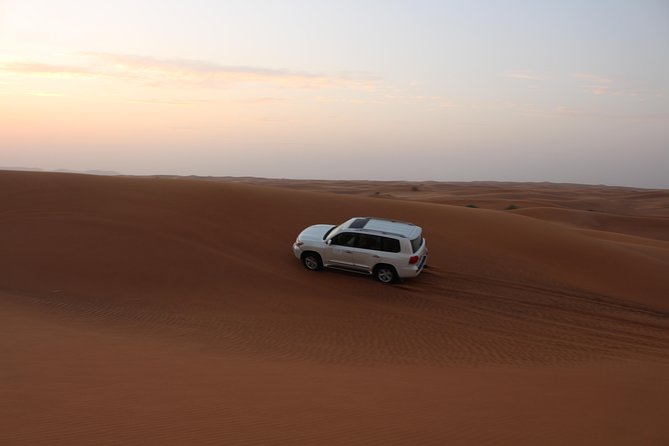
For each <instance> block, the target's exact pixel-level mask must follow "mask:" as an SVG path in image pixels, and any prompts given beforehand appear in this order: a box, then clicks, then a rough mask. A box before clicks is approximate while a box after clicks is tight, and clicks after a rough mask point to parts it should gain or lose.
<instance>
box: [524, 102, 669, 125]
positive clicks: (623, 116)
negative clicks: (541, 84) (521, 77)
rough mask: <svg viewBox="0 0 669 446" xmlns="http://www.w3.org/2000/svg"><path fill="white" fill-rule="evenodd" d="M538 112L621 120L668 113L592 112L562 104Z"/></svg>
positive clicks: (667, 116) (668, 117)
mask: <svg viewBox="0 0 669 446" xmlns="http://www.w3.org/2000/svg"><path fill="white" fill-rule="evenodd" d="M535 112H536V111H535ZM539 113H540V114H543V115H547V116H560V117H575V118H600V119H623V120H635V121H641V120H650V121H658V120H661V121H666V120H669V113H635V114H616V113H604V112H592V111H586V110H581V109H574V108H570V107H566V106H564V105H561V106H559V107H556V108H554V109H552V110H548V111H539Z"/></svg>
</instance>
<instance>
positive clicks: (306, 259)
mask: <svg viewBox="0 0 669 446" xmlns="http://www.w3.org/2000/svg"><path fill="white" fill-rule="evenodd" d="M302 265H304V267H305V268H306V269H308V270H309V271H319V270H321V269H323V260H321V256H319V255H318V253H315V252H305V253H304V254H302Z"/></svg>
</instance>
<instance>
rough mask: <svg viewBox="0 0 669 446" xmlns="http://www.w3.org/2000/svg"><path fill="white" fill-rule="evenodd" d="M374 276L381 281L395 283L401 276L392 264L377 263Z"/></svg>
mask: <svg viewBox="0 0 669 446" xmlns="http://www.w3.org/2000/svg"><path fill="white" fill-rule="evenodd" d="M374 278H375V279H376V280H378V281H379V282H381V283H395V282H397V279H398V278H399V277H398V276H397V271H395V268H393V267H392V266H390V265H377V266H376V267H375V268H374Z"/></svg>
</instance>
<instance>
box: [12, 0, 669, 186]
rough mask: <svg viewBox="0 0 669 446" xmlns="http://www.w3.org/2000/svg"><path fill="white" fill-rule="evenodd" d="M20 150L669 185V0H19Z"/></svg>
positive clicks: (131, 159)
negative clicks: (556, 0)
mask: <svg viewBox="0 0 669 446" xmlns="http://www.w3.org/2000/svg"><path fill="white" fill-rule="evenodd" d="M0 166H3V167H37V168H42V169H47V170H53V169H71V170H93V169H95V170H111V171H117V172H120V173H125V174H142V175H144V174H177V175H215V176H261V177H273V178H322V179H376V180H411V181H420V180H442V181H477V180H495V181H552V182H571V183H586V184H608V185H623V186H636V187H651V188H669V1H667V0H635V1H630V0H624V1H618V0H600V1H593V0H579V1H571V0H564V1H559V2H537V1H531V0H527V1H518V0H508V1H492V0H491V1H448V0H444V1H426V0H413V1H395V0H384V1H371V0H355V1H352V0H338V1H336V2H335V1H326V0H322V1H320V0H310V1H297V0H282V1H278V0H276V1H262V0H244V1H225V0H218V1H214V0H189V1H170V0H160V1H158V0H156V1H152V0H151V1H150V0H133V1H129V0H116V1H113V2H110V1H108V0H106V1H98V0H41V1H40V0H9V1H6V0H5V1H3V0H0Z"/></svg>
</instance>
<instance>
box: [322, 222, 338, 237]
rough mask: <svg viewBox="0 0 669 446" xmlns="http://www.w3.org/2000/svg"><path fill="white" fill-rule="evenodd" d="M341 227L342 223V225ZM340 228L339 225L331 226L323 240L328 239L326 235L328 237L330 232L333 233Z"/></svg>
mask: <svg viewBox="0 0 669 446" xmlns="http://www.w3.org/2000/svg"><path fill="white" fill-rule="evenodd" d="M342 225H343V223H342ZM340 227H341V225H339V226H333V227H331V228H330V229H328V232H326V233H325V235H324V236H323V240H325V239H326V238H328V235H330V233H331V232H332V231H334V230H335V229H339V228H340Z"/></svg>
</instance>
